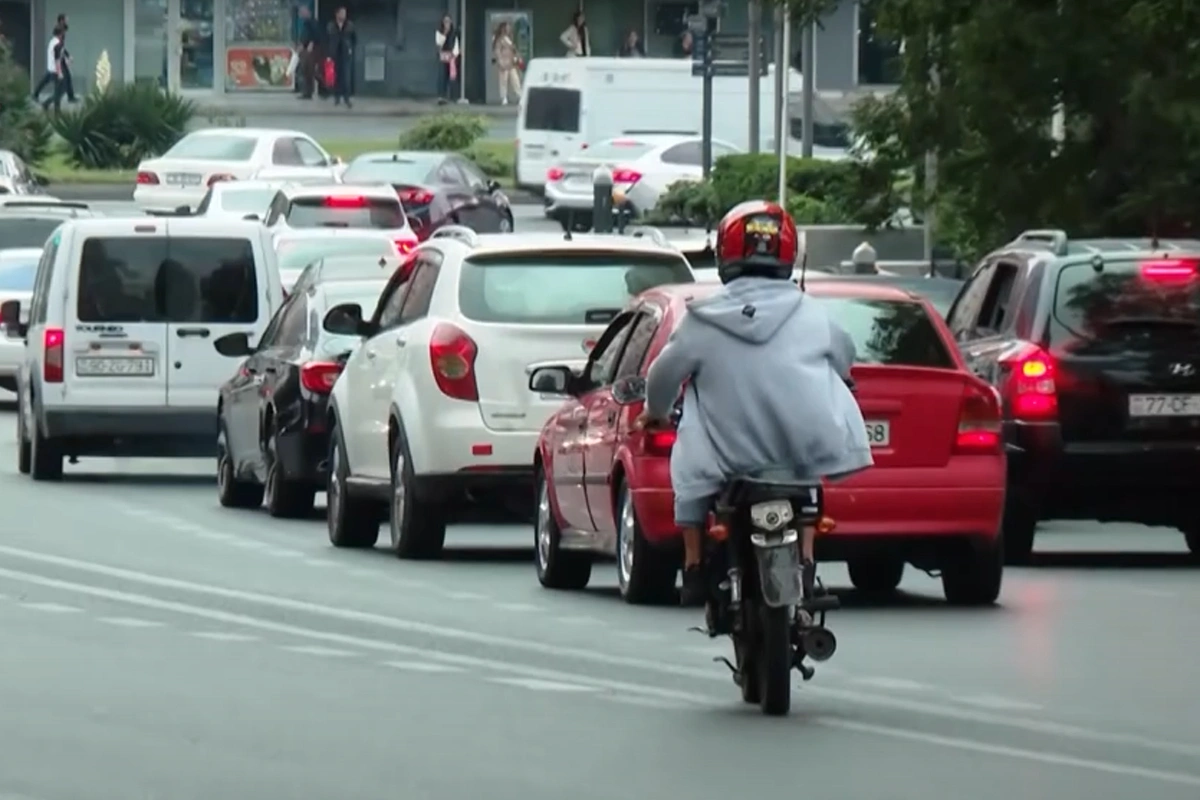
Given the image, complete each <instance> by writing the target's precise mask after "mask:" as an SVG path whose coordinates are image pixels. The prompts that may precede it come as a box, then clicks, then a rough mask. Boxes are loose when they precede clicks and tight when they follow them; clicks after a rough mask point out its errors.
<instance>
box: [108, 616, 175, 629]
mask: <svg viewBox="0 0 1200 800" xmlns="http://www.w3.org/2000/svg"><path fill="white" fill-rule="evenodd" d="M100 621H101V622H103V623H105V624H108V625H116V626H117V627H120V628H161V627H162V626H163V623H161V622H156V621H155V620H152V619H138V618H137V617H101V618H100Z"/></svg>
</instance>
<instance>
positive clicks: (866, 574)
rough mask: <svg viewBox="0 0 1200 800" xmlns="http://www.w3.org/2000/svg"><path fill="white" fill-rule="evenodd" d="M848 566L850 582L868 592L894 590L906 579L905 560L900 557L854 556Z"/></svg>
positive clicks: (877, 592) (884, 592)
mask: <svg viewBox="0 0 1200 800" xmlns="http://www.w3.org/2000/svg"><path fill="white" fill-rule="evenodd" d="M846 567H847V570H848V571H849V572H850V583H852V584H854V588H855V589H858V590H859V591H860V592H865V593H867V594H887V593H889V592H894V591H896V587H898V586H899V585H900V581H902V580H903V579H904V562H903V561H901V560H900V559H898V558H886V557H876V558H852V559H850V560H849V561H848V562H847V563H846Z"/></svg>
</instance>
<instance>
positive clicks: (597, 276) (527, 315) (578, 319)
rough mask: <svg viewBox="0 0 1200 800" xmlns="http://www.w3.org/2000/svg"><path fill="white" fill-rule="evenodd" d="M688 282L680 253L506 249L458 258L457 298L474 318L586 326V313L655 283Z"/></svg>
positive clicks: (614, 306)
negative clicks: (497, 253)
mask: <svg viewBox="0 0 1200 800" xmlns="http://www.w3.org/2000/svg"><path fill="white" fill-rule="evenodd" d="M693 282H695V278H694V277H693V276H692V271H691V269H689V268H688V265H687V262H686V261H685V260H684V259H683V257H682V256H679V255H676V256H669V255H661V256H660V255H655V254H649V253H611V252H609V253H594V252H584V251H575V252H570V251H566V252H556V253H523V254H513V255H507V254H506V255H502V256H484V257H479V258H472V259H468V260H467V261H465V262H463V265H462V273H461V276H460V278H459V294H458V302H459V307H460V309H461V310H462V313H463V315H464V316H465V317H467V318H468V319H473V320H476V321H478V322H508V323H524V324H536V325H585V324H595V322H596V321H595V320H594V319H589V312H601V311H614V310H619V309H621V308H624V307H625V306H626V305H627V304H628V303H629V301H630V299H631V298H633V297H636V296H637V295H639V294H641V293H642V292H644V291H646V290H647V289H652V288H654V287H655V286H662V285H664V284H671V283H693Z"/></svg>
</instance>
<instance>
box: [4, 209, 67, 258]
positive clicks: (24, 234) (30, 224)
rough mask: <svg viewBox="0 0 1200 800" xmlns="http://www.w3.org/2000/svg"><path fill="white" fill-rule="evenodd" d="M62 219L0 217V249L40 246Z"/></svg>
mask: <svg viewBox="0 0 1200 800" xmlns="http://www.w3.org/2000/svg"><path fill="white" fill-rule="evenodd" d="M62 223H63V220H62V219H40V218H37V217H10V216H8V215H5V216H3V217H0V250H7V249H9V248H14V247H42V246H44V245H45V244H46V240H47V239H49V238H50V234H52V233H54V230H55V228H57V227H58V226H59V225H61V224H62Z"/></svg>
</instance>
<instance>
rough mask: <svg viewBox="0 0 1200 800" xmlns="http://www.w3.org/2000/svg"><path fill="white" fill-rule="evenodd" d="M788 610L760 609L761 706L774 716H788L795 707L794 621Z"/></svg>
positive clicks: (759, 683)
mask: <svg viewBox="0 0 1200 800" xmlns="http://www.w3.org/2000/svg"><path fill="white" fill-rule="evenodd" d="M790 611H791V609H789V608H788V607H786V606H785V607H783V608H771V607H770V606H767V605H763V606H762V607H761V608H760V610H759V626H760V627H759V638H758V642H759V648H760V649H759V653H758V655H757V658H756V659H755V660H756V661H757V662H758V663H757V664H756V666H757V667H758V670H757V672H758V675H757V678H758V681H757V682H758V690H759V693H760V697H759V707H760V708H761V709H762V713H764V714H766V715H767V716H771V717H783V716H786V715H787V713H788V712H789V711H791V708H792V620H791V614H790V613H789V612H790Z"/></svg>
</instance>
